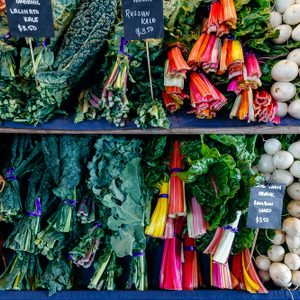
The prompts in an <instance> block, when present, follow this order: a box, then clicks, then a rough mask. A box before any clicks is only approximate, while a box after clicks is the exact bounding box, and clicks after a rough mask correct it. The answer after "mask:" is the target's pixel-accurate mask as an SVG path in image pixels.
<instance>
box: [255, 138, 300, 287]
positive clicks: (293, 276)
mask: <svg viewBox="0 0 300 300" xmlns="http://www.w3.org/2000/svg"><path fill="white" fill-rule="evenodd" d="M264 151H265V154H262V156H261V158H260V160H259V162H258V164H257V166H256V167H257V169H258V171H259V172H260V173H262V174H263V175H264V176H265V178H266V180H273V181H274V182H277V183H282V184H285V185H286V186H287V190H286V191H287V194H288V196H289V197H290V198H291V199H292V200H291V201H290V202H289V203H288V206H287V210H288V213H289V216H288V217H287V218H285V219H284V221H283V224H282V229H281V230H276V231H275V236H274V237H273V239H272V240H271V242H272V246H271V247H270V248H269V249H268V252H267V255H259V256H257V257H256V259H255V264H256V267H257V268H258V269H259V272H258V274H259V276H260V278H261V279H262V280H263V281H265V282H267V281H269V280H270V279H272V281H273V282H274V284H276V285H277V286H280V287H290V286H291V285H294V286H297V287H298V286H300V182H299V181H300V141H298V142H295V143H293V144H291V145H290V146H289V148H288V151H285V150H282V145H281V143H280V141H279V140H278V139H275V138H271V139H268V140H266V141H265V143H264Z"/></svg>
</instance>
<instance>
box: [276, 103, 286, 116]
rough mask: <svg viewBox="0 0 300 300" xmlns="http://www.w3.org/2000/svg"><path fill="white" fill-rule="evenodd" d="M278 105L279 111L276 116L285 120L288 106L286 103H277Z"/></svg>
mask: <svg viewBox="0 0 300 300" xmlns="http://www.w3.org/2000/svg"><path fill="white" fill-rule="evenodd" d="M277 104H278V110H277V113H276V116H278V117H280V118H283V117H285V116H286V115H287V113H288V105H287V104H286V103H285V102H277Z"/></svg>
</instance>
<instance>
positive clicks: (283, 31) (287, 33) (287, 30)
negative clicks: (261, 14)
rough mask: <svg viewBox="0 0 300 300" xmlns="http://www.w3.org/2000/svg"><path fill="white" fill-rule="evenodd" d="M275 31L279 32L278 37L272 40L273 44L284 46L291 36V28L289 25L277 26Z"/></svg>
mask: <svg viewBox="0 0 300 300" xmlns="http://www.w3.org/2000/svg"><path fill="white" fill-rule="evenodd" d="M275 29H276V30H279V36H278V37H277V38H274V39H273V43H274V44H277V45H282V44H285V43H286V42H287V41H288V40H289V39H290V37H291V36H292V32H293V28H292V27H291V26H290V25H286V24H284V25H279V26H277V27H276V28H275Z"/></svg>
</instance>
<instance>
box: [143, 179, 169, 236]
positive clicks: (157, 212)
mask: <svg viewBox="0 0 300 300" xmlns="http://www.w3.org/2000/svg"><path fill="white" fill-rule="evenodd" d="M157 198H158V200H157V204H156V207H155V209H154V212H153V214H152V217H151V220H150V224H149V226H147V227H146V229H145V234H146V235H150V236H152V237H155V238H163V237H164V231H165V227H166V223H167V217H168V207H169V183H168V182H167V181H164V182H162V183H161V185H160V192H159V195H158V197H157Z"/></svg>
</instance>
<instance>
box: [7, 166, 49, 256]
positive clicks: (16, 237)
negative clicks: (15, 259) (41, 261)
mask: <svg viewBox="0 0 300 300" xmlns="http://www.w3.org/2000/svg"><path fill="white" fill-rule="evenodd" d="M51 188H52V185H51V181H50V174H49V172H48V170H45V166H44V164H37V165H36V167H35V168H34V170H33V172H32V174H31V177H30V182H29V186H28V192H27V197H26V200H25V209H26V213H25V216H24V217H23V218H22V219H21V220H20V221H19V223H17V224H16V226H15V228H14V230H13V232H12V233H11V234H10V236H9V237H8V239H7V240H6V242H5V244H4V246H5V247H7V248H11V249H13V250H15V251H18V250H20V251H26V252H29V253H35V252H36V247H35V243H34V242H35V239H36V236H37V234H38V232H39V230H40V225H41V224H40V223H41V216H42V212H43V211H44V212H45V211H47V209H46V208H47V202H48V200H49V198H50V197H51ZM43 206H44V210H43V209H42V207H43Z"/></svg>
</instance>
